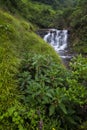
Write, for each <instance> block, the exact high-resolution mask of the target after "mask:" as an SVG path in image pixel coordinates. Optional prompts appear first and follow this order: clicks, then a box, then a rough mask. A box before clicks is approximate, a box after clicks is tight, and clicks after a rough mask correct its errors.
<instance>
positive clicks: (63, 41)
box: [44, 29, 70, 58]
mask: <svg viewBox="0 0 87 130" xmlns="http://www.w3.org/2000/svg"><path fill="white" fill-rule="evenodd" d="M67 39H68V31H67V30H57V29H49V31H48V34H46V35H45V36H44V40H45V41H46V42H48V43H50V45H51V46H52V47H53V48H54V49H55V51H57V52H58V53H59V54H60V56H61V57H62V58H70V56H68V55H65V54H64V51H65V49H66V48H67V43H68V42H67Z"/></svg>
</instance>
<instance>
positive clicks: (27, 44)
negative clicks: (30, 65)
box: [0, 11, 60, 62]
mask: <svg viewBox="0 0 87 130" xmlns="http://www.w3.org/2000/svg"><path fill="white" fill-rule="evenodd" d="M6 42H10V43H11V44H12V45H13V46H14V47H13V48H15V51H16V53H17V54H18V56H20V57H22V55H23V54H24V53H25V52H32V53H39V54H49V55H50V56H52V57H53V58H54V59H55V61H57V62H60V59H59V57H58V55H57V54H56V52H55V51H54V50H53V48H51V47H50V45H48V44H46V43H45V42H44V41H43V40H42V39H41V38H40V37H39V36H37V35H36V34H35V33H34V32H33V27H32V25H31V24H30V23H27V22H25V21H24V20H21V21H20V20H18V19H17V18H15V17H13V16H11V15H10V14H8V13H6V12H3V11H0V46H1V45H2V46H3V43H6ZM13 48H11V49H13Z"/></svg>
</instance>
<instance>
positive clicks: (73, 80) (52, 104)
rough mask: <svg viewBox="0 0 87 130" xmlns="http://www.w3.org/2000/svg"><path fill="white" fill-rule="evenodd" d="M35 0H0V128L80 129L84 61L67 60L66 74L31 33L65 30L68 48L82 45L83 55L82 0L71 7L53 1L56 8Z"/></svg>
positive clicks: (86, 92)
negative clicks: (68, 34)
mask: <svg viewBox="0 0 87 130" xmlns="http://www.w3.org/2000/svg"><path fill="white" fill-rule="evenodd" d="M38 1H39V0H38ZM38 1H37V2H35V1H34V0H31V1H29V0H19V1H18V0H14V1H13V0H9V1H8V0H1V1H0V130H86V129H87V117H86V116H85V115H86V114H87V112H86V110H87V58H83V56H82V55H79V56H77V57H75V58H73V59H72V61H71V63H70V70H67V69H66V68H65V67H64V66H63V65H62V61H61V59H60V58H59V56H58V54H57V53H56V52H55V51H54V49H53V48H52V47H51V46H50V45H48V44H47V43H45V42H44V41H43V40H42V39H41V38H40V37H39V36H37V35H36V34H35V32H34V31H35V30H36V29H37V28H38V26H39V27H53V26H55V27H57V28H59V27H60V28H63V27H64V28H67V27H69V28H71V30H72V35H71V36H72V37H71V38H72V40H73V41H74V42H73V48H74V49H76V50H77V48H78V47H77V46H80V45H81V43H82V44H83V48H81V49H83V50H84V49H85V51H82V53H85V52H87V51H86V49H87V48H86V47H84V46H86V40H87V39H86V29H87V28H86V18H87V17H86V8H84V6H86V3H85V2H86V0H84V1H83V2H81V1H80V3H79V5H78V6H77V7H75V8H74V7H73V5H72V6H71V7H70V8H65V7H68V6H69V5H71V4H69V2H68V0H67V1H66V2H64V1H62V0H60V1H57V0H55V2H58V4H60V3H61V2H62V4H63V5H62V4H60V6H59V8H60V7H61V8H62V10H60V9H59V10H57V8H56V10H54V9H53V8H54V5H55V2H54V4H53V6H52V2H53V1H49V0H48V3H46V1H45V0H44V4H43V1H39V3H38ZM74 2H76V1H74ZM64 3H67V4H66V6H65V5H64ZM72 3H73V1H72ZM82 13H84V16H83V14H82ZM79 17H80V19H79V20H78V18H79ZM58 19H59V20H58ZM57 21H58V22H57ZM61 23H62V24H61ZM79 27H81V28H79ZM81 29H82V30H81ZM75 30H76V31H75ZM77 31H79V33H77ZM82 34H84V35H82ZM74 36H75V37H74ZM73 37H74V38H73ZM75 41H77V43H76V42H75ZM78 49H79V51H81V49H80V47H79V48H78ZM79 51H78V52H79ZM85 54H86V53H85Z"/></svg>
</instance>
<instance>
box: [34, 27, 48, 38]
mask: <svg viewBox="0 0 87 130" xmlns="http://www.w3.org/2000/svg"><path fill="white" fill-rule="evenodd" d="M48 32H49V29H39V30H37V31H36V33H37V34H38V35H39V36H40V37H42V38H44V36H45V35H46V34H48Z"/></svg>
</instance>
